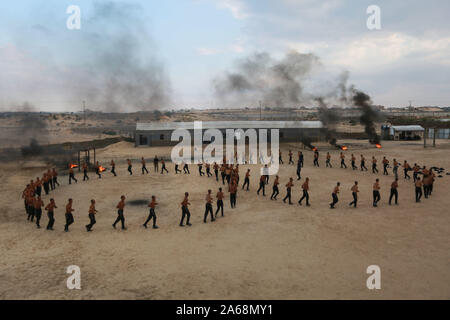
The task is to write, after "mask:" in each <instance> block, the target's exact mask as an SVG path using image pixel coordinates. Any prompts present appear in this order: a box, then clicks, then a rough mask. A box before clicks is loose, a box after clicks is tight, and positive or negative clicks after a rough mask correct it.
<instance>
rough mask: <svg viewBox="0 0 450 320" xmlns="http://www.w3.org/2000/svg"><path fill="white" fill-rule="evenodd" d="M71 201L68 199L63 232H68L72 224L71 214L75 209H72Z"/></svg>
mask: <svg viewBox="0 0 450 320" xmlns="http://www.w3.org/2000/svg"><path fill="white" fill-rule="evenodd" d="M72 204H73V200H72V199H69V202H68V203H67V205H66V224H65V226H64V231H65V232H69V226H70V225H71V224H72V223H74V219H73V214H72V212H74V211H75V209H73V208H72Z"/></svg>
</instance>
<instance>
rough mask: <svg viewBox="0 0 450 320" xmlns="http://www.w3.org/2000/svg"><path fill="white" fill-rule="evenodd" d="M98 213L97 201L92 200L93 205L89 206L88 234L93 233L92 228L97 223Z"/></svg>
mask: <svg viewBox="0 0 450 320" xmlns="http://www.w3.org/2000/svg"><path fill="white" fill-rule="evenodd" d="M97 212H98V211H97V210H96V209H95V200H94V199H92V200H91V205H90V206H89V214H88V216H89V224H87V225H86V231H87V232H91V231H92V227H93V226H94V224H95V223H96V222H97V221H95V214H96V213H97Z"/></svg>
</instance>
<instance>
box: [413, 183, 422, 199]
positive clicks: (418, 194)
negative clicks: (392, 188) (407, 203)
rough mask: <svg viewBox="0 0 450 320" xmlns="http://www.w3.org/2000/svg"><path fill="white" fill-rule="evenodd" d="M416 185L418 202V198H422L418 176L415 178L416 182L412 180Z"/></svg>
mask: <svg viewBox="0 0 450 320" xmlns="http://www.w3.org/2000/svg"><path fill="white" fill-rule="evenodd" d="M414 185H415V186H416V202H420V198H422V185H423V184H422V181H421V180H420V178H417V180H416V182H414Z"/></svg>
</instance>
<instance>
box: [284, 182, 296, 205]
mask: <svg viewBox="0 0 450 320" xmlns="http://www.w3.org/2000/svg"><path fill="white" fill-rule="evenodd" d="M293 180H294V179H292V178H289V182H288V183H287V184H286V192H287V194H286V197H284V199H283V202H284V203H286V199H289V204H292V202H291V191H292V187H293V186H294V183H293Z"/></svg>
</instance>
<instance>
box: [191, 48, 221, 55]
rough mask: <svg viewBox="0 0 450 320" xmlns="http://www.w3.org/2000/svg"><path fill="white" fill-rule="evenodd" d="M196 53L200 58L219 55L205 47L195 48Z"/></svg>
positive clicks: (216, 51)
mask: <svg viewBox="0 0 450 320" xmlns="http://www.w3.org/2000/svg"><path fill="white" fill-rule="evenodd" d="M196 51H197V53H198V54H199V55H201V56H210V55H214V54H217V53H219V50H218V49H214V48H205V47H201V48H197V49H196Z"/></svg>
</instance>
